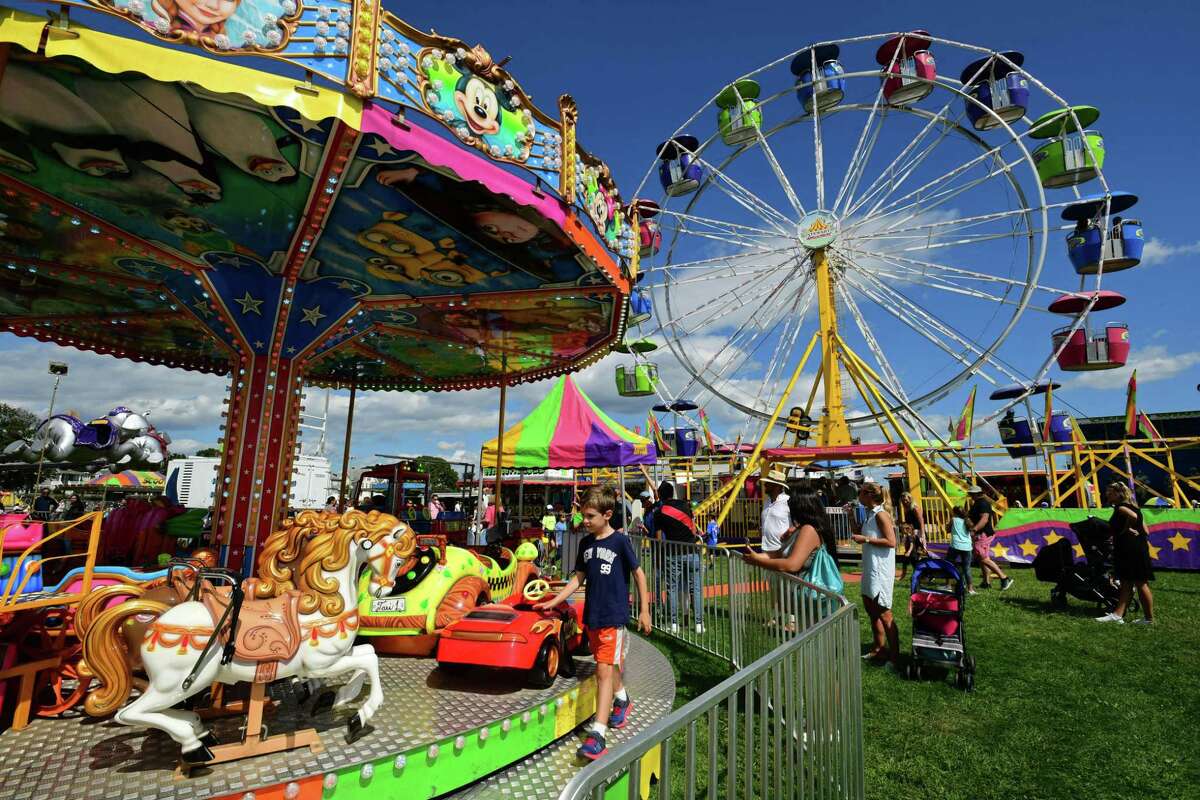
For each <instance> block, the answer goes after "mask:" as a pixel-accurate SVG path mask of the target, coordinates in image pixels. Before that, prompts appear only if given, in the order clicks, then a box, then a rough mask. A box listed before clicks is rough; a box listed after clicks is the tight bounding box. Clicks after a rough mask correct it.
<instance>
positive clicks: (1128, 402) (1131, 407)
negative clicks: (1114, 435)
mask: <svg viewBox="0 0 1200 800" xmlns="http://www.w3.org/2000/svg"><path fill="white" fill-rule="evenodd" d="M1137 434H1138V413H1137V370H1136V369H1135V370H1134V371H1133V374H1132V375H1130V376H1129V387H1128V388H1127V389H1126V390H1125V436H1126V438H1128V437H1130V436H1137Z"/></svg>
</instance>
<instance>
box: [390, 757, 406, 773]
mask: <svg viewBox="0 0 1200 800" xmlns="http://www.w3.org/2000/svg"><path fill="white" fill-rule="evenodd" d="M407 765H408V756H406V755H404V754H403V753H401V754H400V755H398V756H396V759H395V760H394V761H393V762H392V766H393V767H395V768H396V769H397V770H402V769H404V768H405V767H406V766H407Z"/></svg>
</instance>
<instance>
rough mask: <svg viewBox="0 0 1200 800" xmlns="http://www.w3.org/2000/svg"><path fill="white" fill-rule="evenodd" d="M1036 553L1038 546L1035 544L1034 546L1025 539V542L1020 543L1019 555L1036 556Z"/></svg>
mask: <svg viewBox="0 0 1200 800" xmlns="http://www.w3.org/2000/svg"><path fill="white" fill-rule="evenodd" d="M1037 551H1038V546H1037V545H1036V544H1034V543H1033V542H1031V541H1030V540H1028V539H1026V540H1025V541H1023V542H1021V555H1023V556H1036V555H1037Z"/></svg>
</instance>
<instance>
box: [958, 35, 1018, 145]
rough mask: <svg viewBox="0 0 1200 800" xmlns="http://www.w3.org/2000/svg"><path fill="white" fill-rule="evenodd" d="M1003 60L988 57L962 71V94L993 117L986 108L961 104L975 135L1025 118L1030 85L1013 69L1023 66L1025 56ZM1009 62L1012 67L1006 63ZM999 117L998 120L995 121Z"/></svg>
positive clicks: (1007, 55) (1008, 55) (1009, 54)
mask: <svg viewBox="0 0 1200 800" xmlns="http://www.w3.org/2000/svg"><path fill="white" fill-rule="evenodd" d="M1000 55H1001V56H1003V58H1004V59H1007V61H1004V60H1001V59H1000V58H998V57H996V56H988V57H987V58H981V59H979V60H978V61H975V62H972V63H971V64H970V66H968V67H967V68H966V69H964V70H963V71H962V79H961V80H962V85H963V91H964V92H966V93H967V94H969V95H971V96H972V97H974V98H975V99H976V100H978V101H979V102H980V103H981V104H982V105H983V106H985V107H986V108H990V109H991V110H992V112H993V113H994V114H995V116H993V115H992V114H989V113H988V112H987V110H986V109H985V108H981V107H980V106H979V105H977V104H975V103H972V102H971V101H970V100H964V101H963V102H965V103H966V106H967V119H969V120H970V121H971V124H972V125H973V126H975V130H977V131H986V130H988V129H990V128H995V127H997V126H998V125H1000V122H1001V120H1003V121H1004V122H1015V121H1017V120H1019V119H1020V118H1021V117H1023V116H1025V107H1026V106H1027V105H1028V104H1029V81H1028V80H1026V79H1025V76H1024V75H1022V74H1021V73H1020V72H1019V71H1017V70H1016V68H1015V67H1014V66H1013V64H1015V65H1016V66H1017V67H1019V66H1021V65H1022V64H1024V63H1025V56H1023V55H1021V54H1020V53H1018V52H1016V51H1009V52H1007V53H1001V54H1000ZM1008 62H1012V64H1010V63H1008ZM997 117H999V119H997Z"/></svg>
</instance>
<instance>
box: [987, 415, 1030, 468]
mask: <svg viewBox="0 0 1200 800" xmlns="http://www.w3.org/2000/svg"><path fill="white" fill-rule="evenodd" d="M997 427H998V428H999V430H1000V441H1001V442H1003V443H1004V445H1005V446H1006V448H1007V450H1008V455H1009V457H1010V458H1031V457H1033V456H1036V455H1037V448H1036V447H1033V446H1032V445H1033V428H1032V427H1031V426H1030V424H1029V420H1027V419H1025V418H1024V417H1022V418H1021V419H1015V418H1013V416H1012V414H1009V415H1008V416H1006V417H1005V418H1004V419H1002V420H1000V423H999V425H998V426H997Z"/></svg>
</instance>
